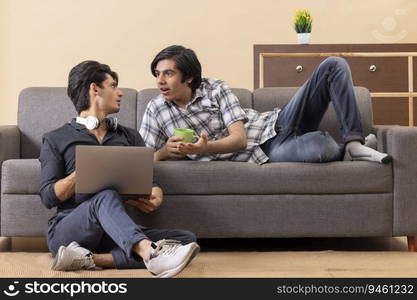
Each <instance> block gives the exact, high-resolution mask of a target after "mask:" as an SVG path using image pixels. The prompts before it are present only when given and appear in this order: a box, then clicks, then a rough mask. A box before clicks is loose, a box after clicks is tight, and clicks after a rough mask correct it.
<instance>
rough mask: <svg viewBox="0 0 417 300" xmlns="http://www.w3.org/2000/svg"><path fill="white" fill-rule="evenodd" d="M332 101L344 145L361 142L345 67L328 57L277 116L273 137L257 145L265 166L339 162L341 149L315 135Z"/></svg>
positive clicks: (327, 137)
mask: <svg viewBox="0 0 417 300" xmlns="http://www.w3.org/2000/svg"><path fill="white" fill-rule="evenodd" d="M330 101H332V103H333V106H334V109H335V112H336V116H337V119H338V121H339V124H340V129H341V131H342V137H343V141H344V143H345V144H346V143H348V142H350V141H360V142H361V143H363V142H364V138H363V134H362V124H361V120H360V114H359V109H358V106H357V104H356V98H355V94H354V91H353V83H352V76H351V72H350V68H349V65H348V64H347V62H346V61H345V60H344V59H343V58H340V57H329V58H327V59H326V60H324V61H323V62H322V63H321V64H320V65H319V66H318V67H317V68H316V69H315V71H314V72H313V74H312V75H311V76H310V78H309V79H308V80H307V81H306V82H305V83H304V84H303V86H302V87H301V88H300V89H299V90H298V91H297V92H296V94H295V95H294V96H293V98H292V99H291V100H290V102H288V104H287V105H286V106H284V108H283V109H282V110H281V111H280V112H279V115H278V119H277V121H276V124H275V130H276V132H277V135H276V136H275V137H273V138H272V139H270V140H268V141H266V142H265V143H264V144H262V145H261V148H262V150H263V151H264V152H265V154H266V155H267V156H268V157H269V161H268V162H285V161H287V162H313V163H316V162H329V161H334V160H340V159H341V157H342V151H343V146H341V145H338V144H337V143H336V141H335V140H334V139H333V138H332V137H331V136H330V135H329V134H328V133H327V132H320V131H317V130H318V127H319V124H320V121H321V120H322V118H323V116H324V113H325V112H326V110H327V108H328V106H329V103H330Z"/></svg>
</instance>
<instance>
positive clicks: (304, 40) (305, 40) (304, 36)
mask: <svg viewBox="0 0 417 300" xmlns="http://www.w3.org/2000/svg"><path fill="white" fill-rule="evenodd" d="M310 35H311V34H310V33H297V38H298V43H299V44H309V43H310Z"/></svg>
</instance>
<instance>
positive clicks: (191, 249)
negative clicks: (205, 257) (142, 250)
mask: <svg viewBox="0 0 417 300" xmlns="http://www.w3.org/2000/svg"><path fill="white" fill-rule="evenodd" d="M152 244H154V245H155V248H154V249H153V250H152V253H151V256H150V258H149V260H148V261H147V262H145V266H146V268H147V269H148V271H149V272H151V273H152V275H153V277H159V278H167V277H172V276H175V275H177V274H178V273H179V272H181V271H182V270H183V269H184V268H185V267H186V266H187V265H188V264H189V263H190V261H191V260H192V259H193V258H194V256H196V255H197V253H198V252H199V251H200V246H199V245H198V244H197V243H194V242H193V243H189V244H187V245H181V242H179V241H176V240H165V239H164V240H160V241H158V242H156V243H152Z"/></svg>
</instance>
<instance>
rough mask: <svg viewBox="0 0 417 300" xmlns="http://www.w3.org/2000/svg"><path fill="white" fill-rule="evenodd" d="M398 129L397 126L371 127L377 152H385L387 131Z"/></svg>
mask: <svg viewBox="0 0 417 300" xmlns="http://www.w3.org/2000/svg"><path fill="white" fill-rule="evenodd" d="M393 127H399V126H398V125H373V126H372V133H373V134H375V135H376V139H377V150H378V151H380V152H385V153H386V152H387V143H388V140H387V134H388V131H389V129H391V128H393Z"/></svg>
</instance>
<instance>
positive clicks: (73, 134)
mask: <svg viewBox="0 0 417 300" xmlns="http://www.w3.org/2000/svg"><path fill="white" fill-rule="evenodd" d="M77 145H92V146H94V145H95V146H143V147H144V146H145V143H144V141H143V139H142V137H141V136H140V134H139V132H138V131H137V130H135V129H132V128H128V127H125V126H122V125H118V127H117V129H116V130H115V131H110V130H109V131H107V134H106V135H105V137H104V139H103V142H102V144H100V143H99V141H98V140H97V138H96V137H95V135H94V134H91V133H90V132H88V130H87V129H86V128H85V126H84V125H80V124H78V123H76V122H75V119H73V120H72V121H71V122H69V123H67V124H65V125H63V126H62V127H60V128H58V129H55V130H53V131H50V132H48V133H46V134H45V135H44V136H43V137H42V147H41V153H40V157H39V161H40V162H41V187H40V195H41V200H42V203H43V204H44V205H45V206H46V207H47V208H52V207H55V206H56V207H57V208H58V212H60V211H70V210H72V209H74V208H75V207H77V206H78V205H79V204H80V203H81V202H83V201H85V200H87V199H88V198H90V197H91V195H84V196H81V195H75V196H73V197H71V198H70V199H68V200H65V201H60V200H59V199H58V198H57V197H56V195H55V190H54V186H55V183H56V182H57V181H58V180H60V179H62V178H64V177H66V176H68V175H70V174H71V173H72V172H74V171H75V147H76V146H77ZM154 186H157V184H156V183H155V182H154Z"/></svg>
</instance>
